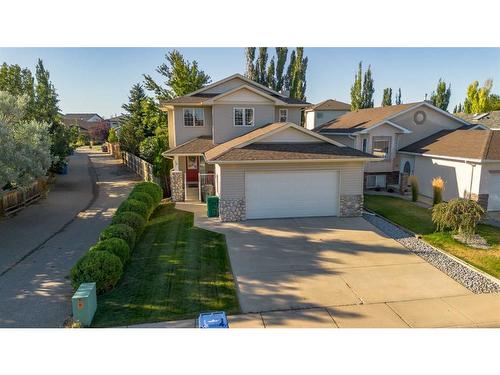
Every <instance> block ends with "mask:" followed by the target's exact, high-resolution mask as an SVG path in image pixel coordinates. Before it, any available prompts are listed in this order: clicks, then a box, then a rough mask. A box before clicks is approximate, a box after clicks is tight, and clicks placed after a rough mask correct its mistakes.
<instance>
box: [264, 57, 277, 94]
mask: <svg viewBox="0 0 500 375" xmlns="http://www.w3.org/2000/svg"><path fill="white" fill-rule="evenodd" d="M275 70H276V67H275V65H274V57H273V58H272V59H271V62H270V63H269V65H268V67H267V73H266V76H267V82H266V86H267V87H269V88H271V89H273V90H276V77H275V75H274V74H275Z"/></svg>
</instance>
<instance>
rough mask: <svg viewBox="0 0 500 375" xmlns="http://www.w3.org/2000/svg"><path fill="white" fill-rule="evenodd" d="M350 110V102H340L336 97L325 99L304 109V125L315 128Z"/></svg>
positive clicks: (311, 128) (310, 128)
mask: <svg viewBox="0 0 500 375" xmlns="http://www.w3.org/2000/svg"><path fill="white" fill-rule="evenodd" d="M350 110H351V105H350V104H348V103H343V102H339V101H338V100H334V99H327V100H323V101H322V102H320V103H318V104H315V105H311V106H309V107H307V108H306V109H305V110H304V117H305V122H304V127H305V128H306V129H309V130H313V129H315V128H318V127H320V126H321V125H323V124H326V123H327V122H329V121H332V120H335V119H336V118H338V117H340V116H342V115H343V114H345V113H346V112H349V111H350Z"/></svg>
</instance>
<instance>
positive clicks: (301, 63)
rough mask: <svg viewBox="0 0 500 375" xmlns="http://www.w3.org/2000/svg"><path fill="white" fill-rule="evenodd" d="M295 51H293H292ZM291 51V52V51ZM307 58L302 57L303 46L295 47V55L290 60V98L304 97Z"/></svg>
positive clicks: (301, 98)
mask: <svg viewBox="0 0 500 375" xmlns="http://www.w3.org/2000/svg"><path fill="white" fill-rule="evenodd" d="M293 52H295V51H293ZM293 52H292V53H293ZM307 64H308V58H307V57H304V48H303V47H297V48H296V55H295V58H294V59H293V64H292V61H290V67H291V69H290V76H289V78H288V80H289V82H290V98H295V99H300V100H305V99H306V95H305V94H306V87H307V83H306V71H307Z"/></svg>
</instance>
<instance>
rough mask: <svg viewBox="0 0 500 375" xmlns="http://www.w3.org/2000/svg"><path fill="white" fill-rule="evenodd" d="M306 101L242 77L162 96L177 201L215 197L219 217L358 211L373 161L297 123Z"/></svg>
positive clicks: (173, 187)
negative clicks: (167, 97) (171, 96)
mask: <svg viewBox="0 0 500 375" xmlns="http://www.w3.org/2000/svg"><path fill="white" fill-rule="evenodd" d="M308 105H309V103H307V102H304V101H300V100H296V99H292V98H289V97H287V96H285V95H284V94H280V93H278V92H276V91H273V90H271V89H269V88H267V87H265V86H262V85H260V84H258V83H255V82H253V81H251V80H249V79H247V78H245V77H243V76H242V75H240V74H235V75H232V76H230V77H228V78H226V79H223V80H221V81H218V82H215V83H213V84H211V85H208V86H206V87H204V88H202V89H200V90H198V91H195V92H193V93H191V94H189V95H186V96H183V97H179V98H175V99H172V100H168V101H162V103H161V108H162V110H164V111H166V112H167V114H168V131H169V143H170V150H168V151H166V152H164V153H163V155H164V156H165V157H168V158H172V159H173V161H174V163H173V164H174V168H173V170H172V171H171V188H172V199H173V200H174V201H182V200H185V199H186V198H190V197H193V198H195V199H199V198H200V197H203V195H204V194H216V195H217V196H218V197H219V216H220V219H221V220H222V221H239V220H245V219H259V218H278V217H303V216H337V215H338V216H355V215H360V214H361V209H362V202H363V169H364V164H365V162H366V161H368V160H370V161H372V160H374V159H376V158H375V157H373V156H372V155H369V154H367V153H364V152H361V151H359V150H355V149H353V148H351V147H347V146H345V145H343V144H342V143H339V142H337V141H334V140H332V139H330V138H327V137H324V136H322V135H320V134H318V133H315V132H312V131H310V130H307V129H305V128H303V127H301V126H299V125H297V124H299V123H300V118H301V110H302V109H303V108H305V107H307V106H308ZM190 192H194V194H193V195H191V193H190Z"/></svg>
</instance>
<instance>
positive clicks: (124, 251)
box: [89, 238, 130, 265]
mask: <svg viewBox="0 0 500 375" xmlns="http://www.w3.org/2000/svg"><path fill="white" fill-rule="evenodd" d="M89 251H107V252H109V253H111V254H114V255H116V256H117V257H118V258H120V260H121V262H122V264H123V265H125V264H126V263H127V262H128V261H129V259H130V247H129V246H128V244H127V243H126V242H125V241H124V240H122V239H121V238H109V239H107V240H104V241H99V242H98V243H96V244H95V245H94V246H92V247H91V248H90V250H89Z"/></svg>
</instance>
